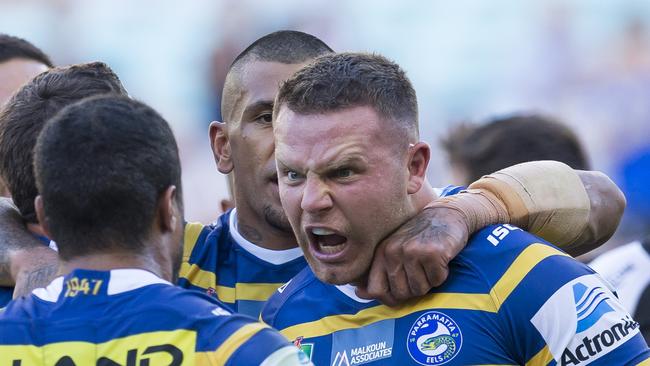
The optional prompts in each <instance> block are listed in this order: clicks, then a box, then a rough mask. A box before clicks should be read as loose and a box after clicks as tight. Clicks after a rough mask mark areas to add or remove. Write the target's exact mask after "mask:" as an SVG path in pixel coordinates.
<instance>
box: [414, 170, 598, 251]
mask: <svg viewBox="0 0 650 366" xmlns="http://www.w3.org/2000/svg"><path fill="white" fill-rule="evenodd" d="M436 206H444V207H448V208H452V209H454V210H457V211H459V212H461V213H462V214H463V216H464V217H465V218H466V220H468V227H469V228H470V232H473V231H476V230H479V229H481V228H482V227H484V226H486V225H491V224H496V223H511V224H514V225H517V226H519V227H521V228H523V229H526V230H528V231H529V232H531V233H533V234H535V235H538V236H540V237H542V238H544V239H546V240H548V241H550V242H552V243H554V244H556V245H558V246H561V247H568V246H571V245H572V244H573V243H574V242H575V241H576V240H577V239H578V238H579V237H580V235H581V234H582V233H583V232H584V231H585V230H587V225H588V223H589V209H590V203H589V196H588V195H587V191H586V190H585V188H584V186H583V184H582V181H581V180H580V177H579V176H578V174H577V173H576V172H575V171H574V170H573V169H571V168H570V167H569V166H567V165H565V164H563V163H559V162H555V161H537V162H530V163H523V164H518V165H515V166H512V167H509V168H506V169H503V170H500V171H498V172H496V173H494V174H490V175H487V176H484V177H482V178H481V179H479V180H478V181H476V182H474V183H472V184H471V185H470V186H469V187H468V189H467V191H464V192H462V193H460V194H458V195H455V196H450V197H445V198H442V199H438V200H436V201H434V202H432V203H431V204H430V205H429V206H427V207H436Z"/></svg>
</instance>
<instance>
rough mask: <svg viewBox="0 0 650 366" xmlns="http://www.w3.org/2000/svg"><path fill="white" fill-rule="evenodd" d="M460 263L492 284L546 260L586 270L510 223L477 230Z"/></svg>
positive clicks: (554, 248) (545, 242)
mask: <svg viewBox="0 0 650 366" xmlns="http://www.w3.org/2000/svg"><path fill="white" fill-rule="evenodd" d="M458 260H459V261H461V262H464V263H467V264H469V266H470V267H472V268H474V269H475V270H476V271H479V272H480V273H481V274H482V275H483V276H484V277H485V278H486V279H487V281H488V282H489V283H490V284H494V283H496V282H497V281H498V280H500V279H502V277H503V276H504V275H506V274H507V273H510V274H515V273H519V272H517V269H519V270H520V272H521V271H523V270H525V269H526V270H530V269H532V268H534V267H536V266H537V265H538V264H540V263H542V262H546V261H552V262H554V265H553V266H556V265H562V267H563V268H566V267H576V268H577V267H580V268H581V269H587V267H586V266H585V265H583V264H580V263H579V262H577V261H575V260H574V259H573V258H571V257H570V256H569V255H568V254H566V253H565V252H564V251H562V250H561V249H559V248H558V247H556V246H554V245H553V244H551V243H549V242H547V241H545V240H544V239H542V238H540V237H537V236H535V235H533V234H531V233H529V232H527V231H525V230H522V229H521V228H519V227H516V226H513V225H509V224H501V225H490V226H487V227H485V228H483V229H482V230H480V231H478V232H477V233H476V234H474V235H473V236H472V237H471V238H470V240H469V242H468V244H467V247H466V248H465V249H464V250H463V251H462V252H461V254H460V255H459V256H458ZM556 262H560V263H556ZM553 266H550V267H551V268H552V267H553ZM519 274H520V275H525V274H526V273H519Z"/></svg>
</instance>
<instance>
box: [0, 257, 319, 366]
mask: <svg viewBox="0 0 650 366" xmlns="http://www.w3.org/2000/svg"><path fill="white" fill-rule="evenodd" d="M296 351H297V350H296V348H295V347H294V346H292V345H288V342H287V340H286V339H285V338H284V337H282V336H281V335H280V334H278V333H277V332H276V331H274V330H272V329H270V328H268V327H266V326H265V325H263V324H262V323H259V322H256V321H254V319H250V318H248V317H245V316H242V315H232V314H231V313H230V312H228V311H226V310H224V309H223V308H222V307H221V306H220V305H219V304H218V302H217V301H216V300H214V299H212V298H210V297H208V296H206V295H203V294H200V293H197V292H195V291H188V290H184V289H181V288H178V287H176V286H173V285H171V284H170V283H169V282H166V281H164V280H162V279H160V278H158V277H157V276H155V275H154V274H152V273H150V272H147V271H144V270H139V269H118V270H112V271H90V270H75V271H73V272H72V273H70V274H69V275H67V276H65V277H59V278H57V279H55V280H54V281H53V282H52V283H51V284H50V285H49V286H48V287H47V288H43V289H37V290H35V291H34V292H33V293H32V295H31V296H28V297H22V298H20V299H17V300H15V301H13V302H10V303H9V305H8V306H7V307H6V308H5V310H4V311H3V312H2V313H0V365H2V366H5V365H7V366H39V365H59V366H63V365H66V366H73V365H106V366H114V365H133V366H135V365H175V366H179V365H259V364H262V363H263V362H265V361H266V362H268V363H269V364H278V362H279V360H282V361H284V362H288V363H289V364H292V365H298V364H304V362H307V361H304V360H303V361H302V362H301V361H299V357H300V355H301V354H300V352H296ZM303 358H304V356H303Z"/></svg>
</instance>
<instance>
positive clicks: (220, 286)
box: [178, 210, 307, 318]
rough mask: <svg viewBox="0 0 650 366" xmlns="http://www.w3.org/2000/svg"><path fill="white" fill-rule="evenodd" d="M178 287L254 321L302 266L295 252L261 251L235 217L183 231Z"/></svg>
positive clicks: (191, 225)
mask: <svg viewBox="0 0 650 366" xmlns="http://www.w3.org/2000/svg"><path fill="white" fill-rule="evenodd" d="M184 241H185V243H184V255H183V264H182V266H181V271H180V277H179V280H178V284H179V285H180V286H181V287H184V288H189V289H196V290H200V291H203V292H207V293H209V294H211V295H214V296H215V297H217V298H218V299H219V300H220V301H221V302H223V303H224V304H226V305H227V306H228V307H229V308H230V310H232V311H234V312H238V313H241V314H245V315H250V316H252V317H255V318H257V317H258V316H259V314H260V311H261V310H262V306H263V305H264V302H265V301H266V300H267V299H268V298H269V297H270V296H271V295H272V294H273V293H274V292H275V290H277V289H278V287H280V286H282V285H283V284H284V283H286V282H287V281H289V280H290V279H291V278H293V277H294V276H295V275H296V274H298V273H299V272H300V271H301V270H302V269H304V268H305V267H306V266H307V262H305V259H304V258H303V256H302V252H301V250H300V248H294V249H289V250H282V251H274V250H268V249H264V248H261V247H259V246H257V245H255V244H253V243H251V242H249V241H247V240H246V239H244V238H243V237H242V236H241V235H240V234H239V232H238V231H237V220H236V211H235V210H232V211H229V212H227V213H225V214H223V215H221V217H220V218H219V219H218V220H217V221H216V222H215V223H214V224H212V225H208V226H203V225H201V224H198V223H188V224H186V225H185V240H184Z"/></svg>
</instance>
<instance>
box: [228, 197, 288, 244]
mask: <svg viewBox="0 0 650 366" xmlns="http://www.w3.org/2000/svg"><path fill="white" fill-rule="evenodd" d="M250 211H251V210H247V209H246V208H245V207H241V206H237V211H236V214H237V231H239V234H241V236H243V237H244V239H246V240H248V241H249V242H251V243H253V244H255V245H257V246H259V247H262V248H266V249H271V250H286V249H292V248H296V247H298V242H296V237H295V236H294V235H293V232H287V231H285V230H281V229H279V228H276V227H274V226H273V225H271V224H269V223H268V222H267V221H266V220H264V218H263V217H260V216H259V215H255V214H251V212H250Z"/></svg>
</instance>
